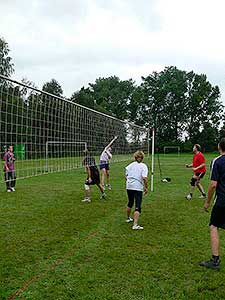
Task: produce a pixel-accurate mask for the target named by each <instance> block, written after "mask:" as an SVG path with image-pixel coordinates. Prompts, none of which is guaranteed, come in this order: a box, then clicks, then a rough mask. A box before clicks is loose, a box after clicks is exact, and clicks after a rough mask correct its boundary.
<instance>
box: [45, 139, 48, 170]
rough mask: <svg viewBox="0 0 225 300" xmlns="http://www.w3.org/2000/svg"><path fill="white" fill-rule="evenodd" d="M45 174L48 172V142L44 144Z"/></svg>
mask: <svg viewBox="0 0 225 300" xmlns="http://www.w3.org/2000/svg"><path fill="white" fill-rule="evenodd" d="M45 172H48V141H47V142H46V143H45Z"/></svg>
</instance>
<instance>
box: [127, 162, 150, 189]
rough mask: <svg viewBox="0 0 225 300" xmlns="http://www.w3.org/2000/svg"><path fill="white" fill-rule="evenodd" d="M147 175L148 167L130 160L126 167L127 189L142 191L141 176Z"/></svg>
mask: <svg viewBox="0 0 225 300" xmlns="http://www.w3.org/2000/svg"><path fill="white" fill-rule="evenodd" d="M147 176H148V167H147V166H146V164H144V163H142V162H141V163H138V162H137V161H135V162H132V163H131V164H129V165H128V166H127V167H126V178H127V183H126V188H127V190H135V191H143V190H144V181H143V177H147Z"/></svg>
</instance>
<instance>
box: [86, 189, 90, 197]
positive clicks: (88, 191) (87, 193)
mask: <svg viewBox="0 0 225 300" xmlns="http://www.w3.org/2000/svg"><path fill="white" fill-rule="evenodd" d="M85 195H86V198H90V196H91V192H90V188H89V189H88V190H85Z"/></svg>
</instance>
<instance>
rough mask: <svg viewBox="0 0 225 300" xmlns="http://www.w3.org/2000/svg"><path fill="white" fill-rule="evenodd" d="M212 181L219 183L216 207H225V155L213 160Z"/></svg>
mask: <svg viewBox="0 0 225 300" xmlns="http://www.w3.org/2000/svg"><path fill="white" fill-rule="evenodd" d="M211 180H214V181H217V187H216V198H215V205H216V206H223V207H225V155H221V156H219V157H217V158H215V159H214V160H213V163H212V170H211Z"/></svg>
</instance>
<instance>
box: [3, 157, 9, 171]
mask: <svg viewBox="0 0 225 300" xmlns="http://www.w3.org/2000/svg"><path fill="white" fill-rule="evenodd" d="M4 167H5V170H6V171H9V168H8V166H7V160H6V159H5V158H4Z"/></svg>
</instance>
